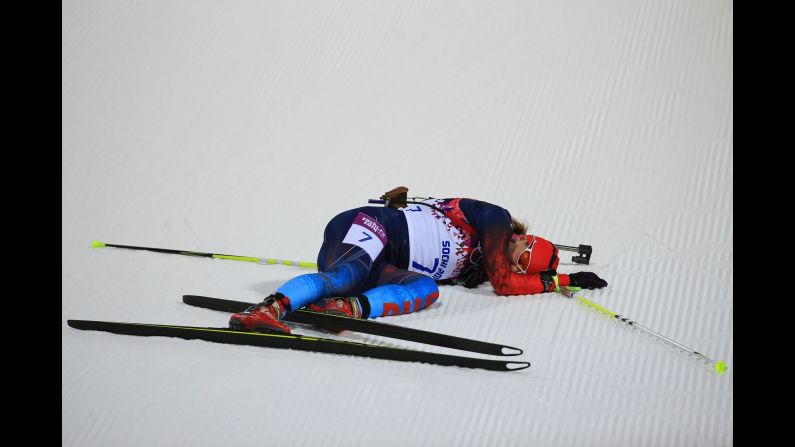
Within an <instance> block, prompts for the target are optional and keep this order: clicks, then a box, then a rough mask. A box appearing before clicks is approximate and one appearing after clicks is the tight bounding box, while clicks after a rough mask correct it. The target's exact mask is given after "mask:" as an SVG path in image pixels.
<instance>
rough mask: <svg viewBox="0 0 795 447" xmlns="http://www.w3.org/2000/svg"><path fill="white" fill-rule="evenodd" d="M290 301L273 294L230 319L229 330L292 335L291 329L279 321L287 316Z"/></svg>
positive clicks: (280, 295) (278, 294)
mask: <svg viewBox="0 0 795 447" xmlns="http://www.w3.org/2000/svg"><path fill="white" fill-rule="evenodd" d="M289 302H290V300H289V299H288V298H287V297H285V296H284V295H282V294H281V293H276V294H273V295H271V296H269V297H267V298H265V301H263V302H261V303H259V304H255V305H253V306H251V307H249V308H248V309H246V310H244V311H243V312H238V313H236V314H234V315H232V317H231V318H230V319H229V328H230V329H235V330H238V331H256V332H281V333H285V334H289V333H290V328H289V327H288V326H287V325H286V324H284V323H282V322H281V321H279V320H280V319H282V318H284V316H285V315H287V306H289Z"/></svg>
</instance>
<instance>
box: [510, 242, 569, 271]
mask: <svg viewBox="0 0 795 447" xmlns="http://www.w3.org/2000/svg"><path fill="white" fill-rule="evenodd" d="M519 237H521V236H519V235H516V234H515V235H514V236H513V239H516V238H519ZM526 237H527V248H526V249H525V250H524V251H523V252H522V253H521V254H520V255H519V259H518V260H516V264H517V266H518V267H519V272H520V273H538V272H541V271H543V270H549V269H556V268H558V262H560V258H559V257H558V248H557V247H555V245H554V244H552V242H549V241H548V240H546V239H544V238H541V237H538V236H533V235H532V234H528V235H527V236H526Z"/></svg>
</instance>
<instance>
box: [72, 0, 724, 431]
mask: <svg viewBox="0 0 795 447" xmlns="http://www.w3.org/2000/svg"><path fill="white" fill-rule="evenodd" d="M62 5H63V31H62V35H63V43H62V45H63V47H62V55H63V68H62V70H63V74H62V77H63V81H62V82H63V129H62V135H63V180H62V186H63V196H62V207H63V208H62V236H63V242H62V250H63V251H62V317H63V328H62V389H61V393H62V442H63V444H64V445H69V446H108V445H114V446H116V445H118V446H126V445H130V446H140V445H151V446H175V445H184V446H188V445H190V446H217V445H237V446H254V445H256V446H262V445H291V446H292V445H295V446H304V445H307V446H311V445H329V446H373V445H379V446H380V445H383V446H406V445H417V446H519V445H522V446H524V445H539V446H580V445H589V446H590V445H593V446H640V445H642V446H726V445H732V444H733V435H732V424H733V414H734V412H733V367H734V365H733V352H732V351H733V333H734V329H733V327H734V326H733V321H732V318H733V295H732V284H733V277H734V270H733V190H732V178H733V162H732V150H733V149H732V123H733V108H732V83H733V77H732V64H733V61H732V35H733V28H732V22H733V6H732V3H731V2H730V1H728V0H721V1H718V0H703V1H696V2H694V1H690V0H671V1H664V2H660V1H657V0H641V1H639V0H606V1H601V2H592V1H587V0H562V1H536V0H526V1H496V2H495V1H489V2H486V1H451V0H444V1H426V0H423V1H417V0H408V1H363V0H362V1H339V0H329V1H300V2H298V1H232V2H194V1H187V0H182V1H136V2H130V1H112V2H108V1H98V0H93V1H66V2H63V4H62ZM398 185H406V186H408V187H409V188H410V191H409V192H410V194H411V195H431V196H434V197H455V196H464V197H473V198H478V199H482V200H486V201H490V202H493V203H497V204H500V205H502V206H504V207H506V208H507V209H509V210H510V211H511V212H512V214H513V215H515V216H518V217H520V218H523V219H526V220H527V222H528V223H529V226H530V229H531V231H532V232H536V233H538V234H540V235H542V236H544V237H547V238H549V239H551V240H553V241H556V242H558V243H562V244H568V245H577V244H581V243H585V244H591V245H593V247H594V255H593V261H592V264H591V265H590V266H588V268H587V270H591V271H594V272H597V273H598V274H599V275H600V276H602V277H604V278H605V279H607V281H608V282H609V283H610V286H609V287H607V288H605V289H603V290H599V291H594V292H588V293H587V294H585V296H587V297H589V298H591V299H593V300H595V301H596V302H598V303H600V304H602V305H604V306H606V307H608V308H610V309H613V310H615V311H616V312H619V313H621V314H624V315H627V316H629V317H630V318H633V319H635V320H637V321H638V322H639V323H641V324H643V325H645V326H648V327H650V328H652V329H654V330H656V331H659V332H660V333H662V334H664V335H667V336H669V337H671V338H673V339H674V340H677V341H679V342H680V343H683V344H685V345H687V346H690V347H693V348H694V349H696V350H699V351H700V352H704V353H705V354H707V355H709V356H712V357H713V358H716V359H718V358H720V359H724V360H726V361H727V362H728V364H729V367H730V369H729V372H728V373H727V374H726V375H725V376H722V377H721V376H718V375H716V374H714V373H710V372H709V371H707V370H705V368H703V367H702V366H701V365H700V364H698V363H697V362H694V361H692V360H690V359H689V358H687V357H686V356H684V355H681V354H679V353H677V352H676V351H675V350H672V349H669V348H667V347H665V346H663V345H661V344H659V343H655V342H654V341H652V340H651V339H649V338H647V337H645V336H643V335H642V334H640V333H638V332H637V331H633V330H631V329H629V328H626V327H625V326H622V325H620V324H619V323H617V322H615V321H614V320H611V319H609V318H607V317H603V316H602V315H601V314H598V313H597V312H595V311H593V310H591V309H589V308H587V307H585V306H583V305H581V304H578V303H577V302H575V301H572V300H568V299H566V298H564V297H562V296H561V295H558V294H544V295H536V296H523V297H498V296H496V295H494V294H493V292H492V290H491V287H490V286H488V285H483V286H481V287H480V288H478V289H476V290H466V289H463V288H455V287H442V288H441V298H440V299H439V302H438V303H437V304H435V305H434V306H433V307H432V308H430V309H428V310H425V311H422V312H418V313H415V314H410V315H405V316H400V317H392V318H389V319H388V321H389V322H391V323H395V324H399V325H404V326H409V327H415V328H420V329H426V330H433V331H438V332H444V333H449V334H454V335H461V336H467V337H472V338H476V339H482V340H488V341H494V342H501V343H506V344H509V345H514V346H518V347H521V348H523V349H524V350H525V354H524V355H523V356H521V357H520V358H521V359H523V360H526V361H529V362H531V363H532V366H531V368H529V369H527V370H524V371H521V372H510V373H499V372H487V371H479V370H472V369H464V368H451V367H441V366H432V365H427V364H414V363H398V362H390V361H382V360H373V359H361V358H354V357H345V356H334V355H328V354H316V353H304V352H293V351H282V350H273V349H265V348H254V347H234V346H225V345H218V344H212V343H207V342H201V341H183V340H177V339H167V338H139V337H129V336H120V335H114V334H107V333H100V332H85V331H77V330H74V329H71V328H69V327H68V326H67V325H66V320H67V319H70V318H74V319H100V320H111V321H132V322H155V323H172V324H188V325H202V326H222V325H225V323H226V321H227V318H228V317H227V315H225V314H223V313H219V312H212V311H208V310H204V309H197V308H191V307H189V306H186V305H184V304H182V302H181V296H182V295H183V294H186V293H187V294H190V293H192V294H201V295H210V296H218V297H228V298H233V299H239V300H246V301H255V300H257V299H259V298H262V297H263V296H265V295H267V294H268V293H269V292H271V291H272V290H273V289H274V288H275V287H277V286H278V285H279V284H281V283H282V282H284V281H286V280H288V279H290V278H291V277H293V276H295V275H298V274H301V273H304V272H306V270H304V269H300V268H297V267H289V266H259V265H256V264H249V263H243V262H232V261H221V260H207V259H200V258H189V257H184V256H173V255H163V254H156V253H149V252H135V251H128V250H120V249H111V248H107V249H92V248H90V243H91V241H92V240H94V239H97V240H101V241H105V242H110V243H118V244H130V245H144V246H153V247H167V248H178V249H188V250H199V251H210V252H220V253H227V254H239V255H248V256H267V257H277V258H283V259H294V260H308V261H314V259H315V256H316V252H317V249H318V247H319V246H320V243H321V241H322V229H323V226H324V225H325V223H326V222H327V221H328V219H329V218H331V217H332V216H334V215H335V214H336V213H337V212H339V211H342V210H345V209H349V208H353V207H356V206H360V205H363V204H366V202H367V199H368V198H376V197H378V196H379V195H380V194H382V193H383V192H384V191H386V190H388V189H391V188H392V187H394V186H398ZM564 259H566V258H564ZM581 269H583V267H581V266H578V265H574V264H572V263H570V262H569V263H565V264H563V265H562V266H561V268H560V270H561V271H563V272H572V271H577V270H581ZM296 332H298V333H304V334H317V333H318V332H315V331H312V330H311V329H306V328H299V329H297V330H296ZM342 336H343V337H346V338H349V339H353V340H359V341H366V342H372V343H379V344H387V345H397V346H408V347H416V348H419V349H426V350H429V351H435V352H446V353H454V354H463V353H462V352H460V351H454V350H448V349H444V348H434V347H426V346H423V345H417V344H413V343H408V342H400V341H394V340H389V339H383V338H379V337H372V336H366V335H359V334H354V333H349V334H342ZM475 356H478V355H477V354H475ZM482 357H488V356H482Z"/></svg>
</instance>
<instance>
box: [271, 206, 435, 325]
mask: <svg viewBox="0 0 795 447" xmlns="http://www.w3.org/2000/svg"><path fill="white" fill-rule="evenodd" d="M387 212H391V213H395V212H396V211H395V210H389V209H384V208H374V207H363V208H357V209H353V210H349V211H345V212H343V213H340V214H339V215H337V216H336V217H334V218H333V219H332V220H331V221H330V222H329V223H328V225H327V226H326V231H325V233H324V237H323V246H322V247H321V248H320V253H319V254H318V257H317V266H318V273H309V274H305V275H301V276H298V277H296V278H293V279H291V280H290V281H287V282H286V283H284V284H283V285H282V286H281V287H279V288H278V289H277V290H276V291H277V292H280V293H282V294H284V296H286V297H287V298H289V300H290V301H289V302H290V308H291V310H292V309H300V308H302V307H304V306H307V305H309V304H312V303H314V302H315V301H318V300H321V299H324V298H332V297H356V298H358V300H359V304H360V306H361V309H362V318H375V317H385V316H388V315H400V314H407V313H410V312H414V311H417V310H420V309H424V308H426V307H428V306H430V305H431V304H433V303H434V302H435V301H436V300H437V299H438V298H439V288H438V287H437V285H436V281H434V280H433V279H432V278H430V277H428V276H425V275H422V274H419V273H416V272H410V271H408V270H402V269H399V268H397V267H395V266H394V265H392V264H391V263H389V262H387V261H385V260H384V259H383V258H384V255H385V253H384V251H385V250H384V249H383V248H382V249H381V250H379V251H378V252H377V254H376V253H375V252H374V251H373V250H372V249H371V250H370V253H372V254H373V255H375V259H373V258H371V254H370V253H368V252H367V251H366V250H365V249H364V248H362V247H360V246H358V245H355V244H352V243H345V242H343V240H344V239H345V237H346V235H348V234H349V231H353V230H351V229H352V228H353V224H354V220H355V219H356V218H357V216H358V215H359V213H365V215H366V217H369V218H370V219H372V220H373V221H375V222H378V223H380V224H381V225H382V226H384V222H383V221H384V220H388V219H394V218H395V217H394V216H396V215H395V214H385V213H387ZM397 212H398V213H399V211H397ZM379 217H380V220H379ZM399 217H400V218H402V216H399ZM385 227H389V226H388V225H387V226H385ZM393 236H394V235H393ZM365 237H366V236H365ZM386 237H387V238H388V237H389V234H386Z"/></svg>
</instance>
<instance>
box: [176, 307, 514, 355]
mask: <svg viewBox="0 0 795 447" xmlns="http://www.w3.org/2000/svg"><path fill="white" fill-rule="evenodd" d="M182 301H183V302H184V303H185V304H189V305H191V306H197V307H202V308H205V309H211V310H218V311H221V312H230V313H236V312H242V311H244V310H246V308H248V307H249V306H251V305H252V303H246V302H243V301H234V300H227V299H221V298H212V297H209V296H200V295H183V296H182ZM284 319H285V320H286V321H291V322H293V323H302V324H311V325H314V326H319V327H322V328H326V329H331V330H349V331H354V332H362V333H365V334H371V335H380V336H382V337H388V338H396V339H400V340H406V341H413V342H417V343H424V344H427V345H434V346H441V347H444V348H452V349H459V350H462V351H470V352H477V353H480V354H489V355H500V356H512V355H519V354H521V353H522V350H521V349H519V348H514V347H511V346H505V345H499V344H496V343H488V342H485V341H480V340H472V339H469V338H462V337H456V336H453V335H446V334H440V333H437V332H429V331H423V330H420V329H412V328H407V327H403V326H396V325H394V324H388V323H380V322H376V321H372V320H359V319H355V318H347V317H340V316H336V315H328V314H322V313H317V312H312V311H309V310H297V311H295V312H291V313H289V314H287V315H286V316H285V317H284Z"/></svg>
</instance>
